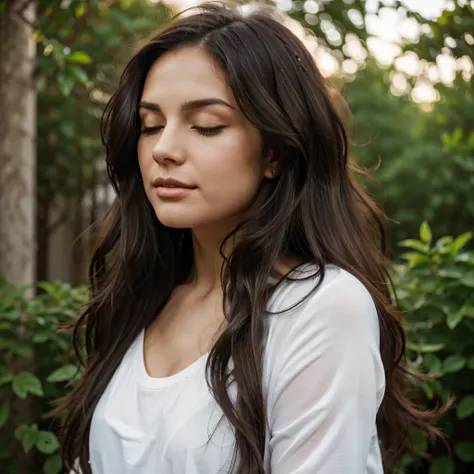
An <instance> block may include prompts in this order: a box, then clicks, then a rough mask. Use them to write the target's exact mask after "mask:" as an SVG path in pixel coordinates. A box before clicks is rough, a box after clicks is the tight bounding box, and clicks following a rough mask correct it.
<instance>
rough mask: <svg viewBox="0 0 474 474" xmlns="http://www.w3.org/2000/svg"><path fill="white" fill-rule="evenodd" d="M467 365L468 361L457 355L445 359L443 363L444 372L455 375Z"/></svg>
mask: <svg viewBox="0 0 474 474" xmlns="http://www.w3.org/2000/svg"><path fill="white" fill-rule="evenodd" d="M465 365H466V359H465V358H464V357H460V356H457V355H452V356H449V357H447V358H446V359H444V361H443V372H445V373H447V374H449V373H455V372H459V371H460V370H462V369H463V368H464V366H465Z"/></svg>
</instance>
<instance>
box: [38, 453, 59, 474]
mask: <svg viewBox="0 0 474 474" xmlns="http://www.w3.org/2000/svg"><path fill="white" fill-rule="evenodd" d="M62 464H63V463H62V460H61V456H60V455H59V454H55V455H54V456H51V457H50V458H49V459H48V460H47V461H46V462H45V463H44V465H43V474H59V472H60V471H61V467H62Z"/></svg>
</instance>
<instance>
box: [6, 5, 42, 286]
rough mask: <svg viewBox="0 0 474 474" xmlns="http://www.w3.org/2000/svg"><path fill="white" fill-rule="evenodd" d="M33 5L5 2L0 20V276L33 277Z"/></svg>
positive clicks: (20, 280)
mask: <svg viewBox="0 0 474 474" xmlns="http://www.w3.org/2000/svg"><path fill="white" fill-rule="evenodd" d="M35 13H36V5H35V2H34V1H31V0H23V1H22V0H16V1H13V0H10V1H9V2H7V9H6V12H5V13H4V15H3V17H2V18H1V19H0V110H1V114H0V275H1V276H3V277H5V278H6V279H7V280H8V281H10V282H12V283H15V284H18V285H31V284H32V283H34V280H35V270H34V267H35V264H34V262H35V189H36V186H35V181H36V143H35V141H36V137H35V134H36V92H35V87H34V79H33V71H34V64H35V57H36V41H35V38H34V36H33V33H34V31H33V28H32V26H31V25H32V24H34V22H35Z"/></svg>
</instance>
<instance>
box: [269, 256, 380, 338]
mask: <svg viewBox="0 0 474 474" xmlns="http://www.w3.org/2000/svg"><path fill="white" fill-rule="evenodd" d="M317 270H318V268H317V267H316V266H315V265H305V266H304V267H302V269H301V270H299V271H297V272H294V273H292V274H291V278H292V279H291V280H288V281H285V282H283V283H282V284H281V286H280V287H279V288H278V289H277V290H276V292H275V294H274V295H273V297H272V298H271V300H270V304H269V307H268V309H269V312H270V315H269V318H270V324H269V330H270V333H271V332H275V331H278V330H283V331H284V332H287V331H289V330H290V329H291V328H293V327H298V326H304V328H305V330H311V329H312V330H313V331H317V330H318V328H319V329H323V328H325V327H334V328H335V329H336V328H341V327H344V328H345V330H349V329H353V330H357V331H358V332H359V331H360V330H363V329H367V330H371V331H372V332H373V333H374V335H376V337H377V339H378V332H379V327H378V316H377V310H376V307H375V304H374V301H373V299H372V296H371V295H370V293H369V291H368V290H367V288H366V287H365V286H364V284H363V283H362V282H361V281H360V280H359V279H358V278H357V277H355V276H354V275H352V274H351V273H349V272H348V271H346V270H343V269H342V268H339V267H336V266H334V265H328V266H327V267H326V268H325V272H324V278H322V279H321V273H320V272H318V271H317Z"/></svg>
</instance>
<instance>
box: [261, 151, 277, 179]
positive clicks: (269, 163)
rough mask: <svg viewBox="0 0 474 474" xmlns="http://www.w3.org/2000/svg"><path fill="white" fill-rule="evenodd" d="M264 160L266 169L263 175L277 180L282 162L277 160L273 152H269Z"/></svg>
mask: <svg viewBox="0 0 474 474" xmlns="http://www.w3.org/2000/svg"><path fill="white" fill-rule="evenodd" d="M264 159H265V169H264V173H263V175H264V176H265V178H268V179H273V178H276V177H277V176H278V175H279V174H280V162H279V161H278V160H277V159H276V158H275V154H274V153H273V150H268V151H267V153H266V155H265V157H264Z"/></svg>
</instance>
